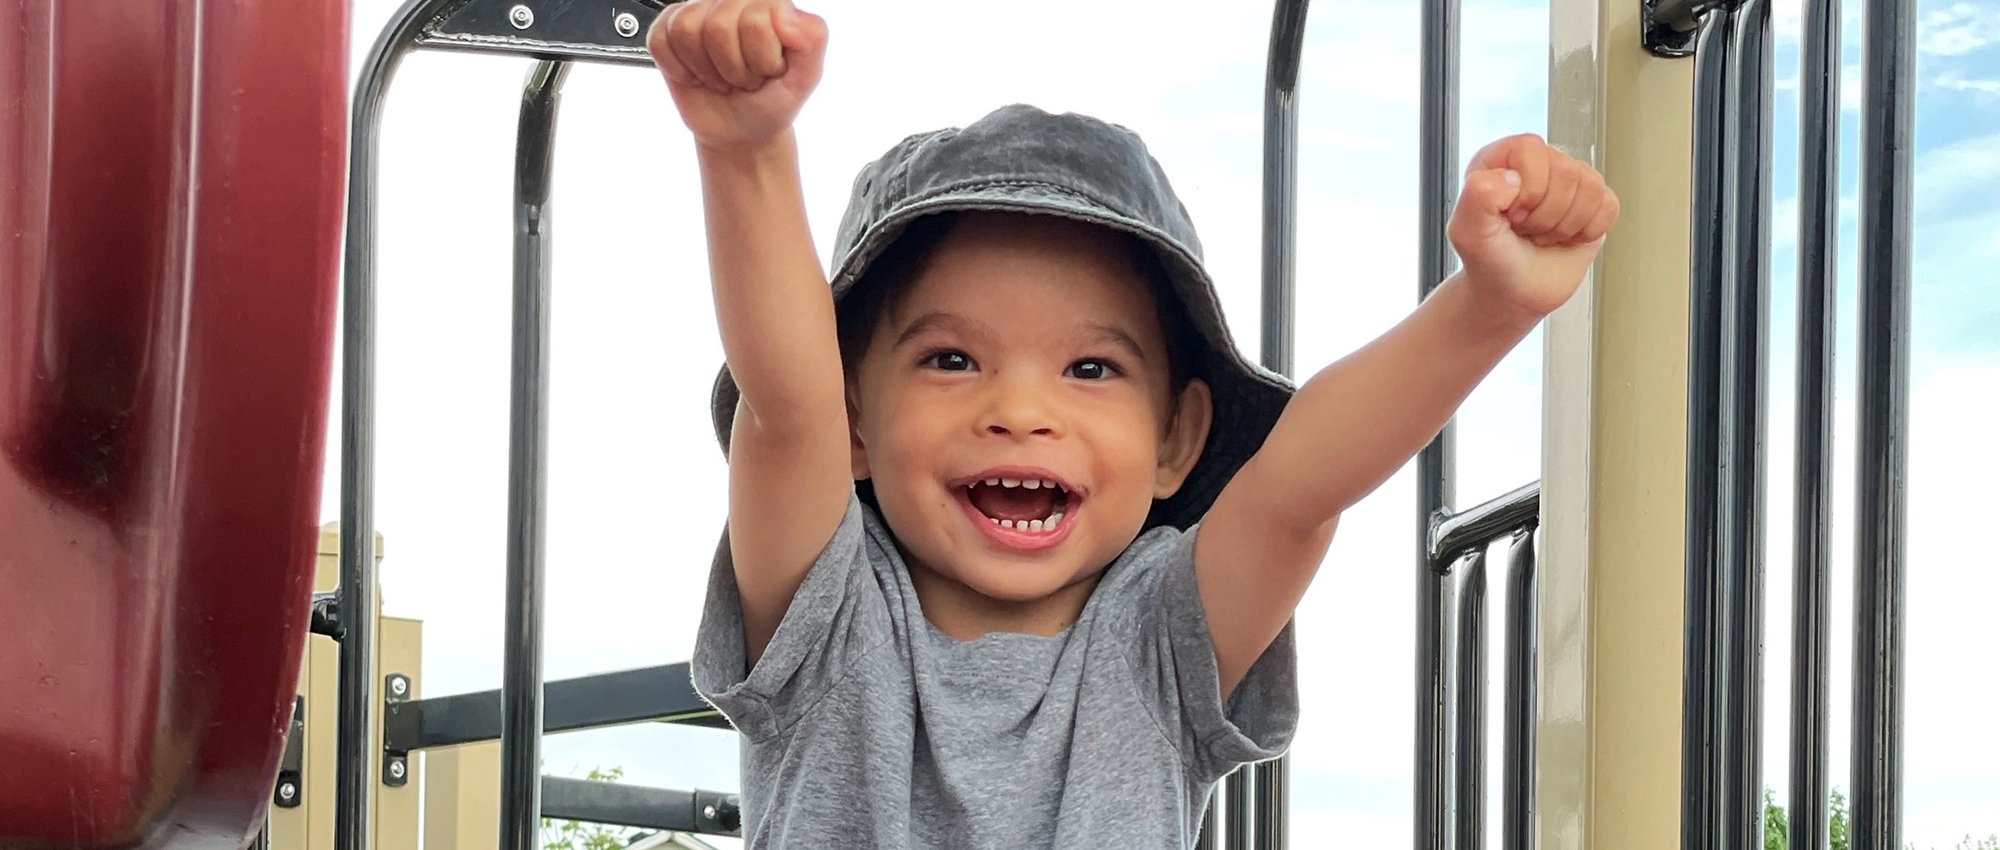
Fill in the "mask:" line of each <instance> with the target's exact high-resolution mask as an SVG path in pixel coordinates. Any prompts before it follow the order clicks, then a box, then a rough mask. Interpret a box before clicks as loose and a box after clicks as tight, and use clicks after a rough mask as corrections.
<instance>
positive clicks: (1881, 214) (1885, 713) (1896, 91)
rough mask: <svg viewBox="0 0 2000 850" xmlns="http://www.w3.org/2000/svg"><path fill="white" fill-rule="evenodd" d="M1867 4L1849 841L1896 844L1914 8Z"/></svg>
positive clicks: (1905, 3) (1893, 0)
mask: <svg viewBox="0 0 2000 850" xmlns="http://www.w3.org/2000/svg"><path fill="white" fill-rule="evenodd" d="M1915 5H1916V4H1915V3H1914V2H1912V0H1868V2H1867V3H1866V4H1865V6H1864V7H1863V12H1862V14H1863V16H1864V18H1865V20H1864V21H1863V25H1862V31H1863V32H1866V33H1867V34H1868V35H1867V37H1866V38H1865V39H1864V44H1863V46H1862V58H1861V73H1862V77H1863V80H1862V89H1861V145H1860V147H1861V190H1860V198H1861V226H1860V234H1861V244H1860V289H1861V315H1860V323H1861V377H1860V387H1859V389H1858V392H1859V397H1860V398H1864V399H1867V400H1868V403H1867V404H1863V405H1859V407H1860V409H1861V410H1860V416H1859V418H1860V420H1861V421H1860V423H1859V427H1858V429H1857V430H1858V433H1859V437H1858V440H1857V442H1858V443H1859V445H1858V447H1857V456H1856V463H1855V466H1856V470H1857V479H1858V480H1857V481H1856V485H1855V493H1856V496H1855V509H1856V512H1857V514H1858V515H1857V517H1856V522H1855V527H1856V531H1855V540H1854V557H1855V565H1854V606H1855V611H1854V614H1855V623H1854V627H1855V628H1854V632H1855V639H1854V715H1853V716H1854V718H1855V723H1854V733H1853V734H1854V749H1853V751H1852V760H1851V763H1852V765H1853V777H1852V779H1851V781H1852V783H1853V784H1852V785H1851V787H1852V788H1853V789H1854V800H1853V806H1854V821H1853V838H1854V841H1855V846H1856V847H1901V846H1903V838H1902V821H1901V815H1902V799H1903V787H1902V771H1903V745H1902V729H1903V594H1904V572H1905V558H1906V554H1905V547H1906V545H1907V543H1906V537H1905V528H1904V513H1905V510H1906V507H1905V499H1906V496H1905V487H1906V486H1907V480H1908V479H1907V477H1906V468H1907V465H1908V457H1909V442H1908V439H1909V422H1910V195H1911V190H1912V188H1913V186H1914V183H1913V182H1912V177H1911V165H1910V157H1911V153H1912V151H1913V150H1914V146H1913V144H1912V142H1913V141H1914V138H1915V137H1914V126H1915V124H1914V119H1915V109H1916V92H1915V80H1916V66H1915V62H1916V58H1915V57H1916V50H1915V46H1914V43H1915V36H1916V32H1915V30H1916V8H1915Z"/></svg>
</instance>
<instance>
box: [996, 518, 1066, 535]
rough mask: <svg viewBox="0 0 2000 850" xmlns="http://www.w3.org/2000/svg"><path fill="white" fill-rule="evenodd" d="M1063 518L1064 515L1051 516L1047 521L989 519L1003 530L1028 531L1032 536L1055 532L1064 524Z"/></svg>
mask: <svg viewBox="0 0 2000 850" xmlns="http://www.w3.org/2000/svg"><path fill="white" fill-rule="evenodd" d="M1062 518H1063V515H1062V514H1050V515H1049V516H1048V517H1047V518H1045V519H1020V520H1015V519H993V518H992V517H988V519H993V524H994V525H997V526H1000V527H1001V528H1007V529H1012V530H1015V531H1026V532H1028V533H1030V534H1033V533H1037V532H1044V531H1054V530H1056V526H1058V525H1061V524H1062Z"/></svg>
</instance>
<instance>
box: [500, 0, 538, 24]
mask: <svg viewBox="0 0 2000 850" xmlns="http://www.w3.org/2000/svg"><path fill="white" fill-rule="evenodd" d="M507 20H508V21H510V22H512V23H513V24H514V28H515V29H517V30H524V29H527V28H529V27H531V26H534V25H535V10H533V9H530V8H528V7H527V6H526V5H523V4H520V3H516V4H514V8H512V9H508V10H507Z"/></svg>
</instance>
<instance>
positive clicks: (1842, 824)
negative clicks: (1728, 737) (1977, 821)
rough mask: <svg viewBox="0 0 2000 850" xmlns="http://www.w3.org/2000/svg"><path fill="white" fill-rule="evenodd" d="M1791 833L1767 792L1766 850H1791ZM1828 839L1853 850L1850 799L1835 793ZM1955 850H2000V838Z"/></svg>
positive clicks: (1912, 848)
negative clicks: (1848, 817)
mask: <svg viewBox="0 0 2000 850" xmlns="http://www.w3.org/2000/svg"><path fill="white" fill-rule="evenodd" d="M1790 831H1791V823H1790V821H1788V820H1786V818H1785V809H1784V807H1783V806H1780V805H1778V801H1777V800H1776V799H1774V798H1773V797H1772V795H1771V789H1769V788H1766V789H1764V850H1789V847H1790V844H1789V838H1790V836H1789V833H1790ZM1826 839H1827V840H1826V843H1827V847H1828V850H1851V847H1850V845H1849V843H1848V820H1847V797H1846V796H1844V795H1842V794H1841V793H1840V792H1839V791H1835V792H1833V797H1832V798H1831V800H1830V801H1829V805H1828V806H1827V818H1826ZM1807 850H1811V848H1808V849H1807ZM1907 850H1916V845H1914V844H1912V845H1908V847H1907ZM1952 850H2000V835H1989V836H1987V837H1985V838H1984V839H1974V838H1973V837H1972V836H1970V835H1968V836H1966V837H1965V838H1964V839H1963V840H1961V841H1959V842H1958V846H1957V847H1954V848H1952Z"/></svg>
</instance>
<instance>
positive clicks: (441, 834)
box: [424, 741, 500, 850]
mask: <svg viewBox="0 0 2000 850" xmlns="http://www.w3.org/2000/svg"><path fill="white" fill-rule="evenodd" d="M424 771H425V776H426V777H427V778H426V780H425V782H424V850H491V848H493V847H497V846H499V844H500V742H498V741H487V742H484V743H478V744H466V745H465V746H461V747H444V748H441V749H436V750H431V751H429V752H426V753H425V754H424Z"/></svg>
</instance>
